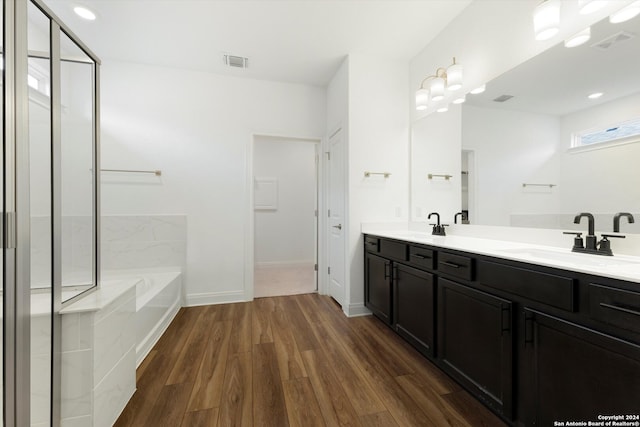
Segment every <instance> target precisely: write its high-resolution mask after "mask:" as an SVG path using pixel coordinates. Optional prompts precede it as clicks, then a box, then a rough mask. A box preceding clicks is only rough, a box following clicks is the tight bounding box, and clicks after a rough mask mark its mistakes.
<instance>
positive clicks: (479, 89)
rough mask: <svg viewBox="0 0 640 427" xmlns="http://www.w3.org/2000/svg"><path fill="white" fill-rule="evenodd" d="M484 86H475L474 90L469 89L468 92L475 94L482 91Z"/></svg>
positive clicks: (485, 86)
mask: <svg viewBox="0 0 640 427" xmlns="http://www.w3.org/2000/svg"><path fill="white" fill-rule="evenodd" d="M486 88H487V85H482V86H480V87H477V88H475V89H474V90H472V91H471V92H469V93H471V94H473V95H477V94H479V93H482V92H484V91H485V89H486Z"/></svg>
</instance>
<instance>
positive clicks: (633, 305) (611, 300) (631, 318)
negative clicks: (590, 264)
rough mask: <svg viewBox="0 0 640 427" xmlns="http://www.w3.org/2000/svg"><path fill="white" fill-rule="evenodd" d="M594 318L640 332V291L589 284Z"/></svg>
mask: <svg viewBox="0 0 640 427" xmlns="http://www.w3.org/2000/svg"><path fill="white" fill-rule="evenodd" d="M589 313H590V315H591V318H592V319H595V320H599V321H601V322H604V323H608V324H610V325H613V326H617V327H619V328H622V329H626V330H627V331H631V332H636V333H640V293H638V292H632V291H625V290H622V289H615V288H610V287H608V286H602V285H597V284H595V283H591V284H589Z"/></svg>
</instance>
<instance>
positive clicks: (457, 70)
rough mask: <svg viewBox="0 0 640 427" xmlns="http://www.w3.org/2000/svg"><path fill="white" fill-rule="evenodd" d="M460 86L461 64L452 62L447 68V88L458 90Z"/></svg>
mask: <svg viewBox="0 0 640 427" xmlns="http://www.w3.org/2000/svg"><path fill="white" fill-rule="evenodd" d="M461 87H462V65H460V64H453V65H452V66H450V67H449V68H447V89H448V90H452V91H453V90H458V89H460V88H461Z"/></svg>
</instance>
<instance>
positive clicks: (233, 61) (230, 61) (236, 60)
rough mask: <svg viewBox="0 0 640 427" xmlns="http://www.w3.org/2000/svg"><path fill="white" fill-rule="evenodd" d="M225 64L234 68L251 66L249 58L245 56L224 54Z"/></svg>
mask: <svg viewBox="0 0 640 427" xmlns="http://www.w3.org/2000/svg"><path fill="white" fill-rule="evenodd" d="M222 59H223V61H224V64H225V65H226V66H228V67H233V68H247V67H248V66H249V58H245V57H244V56H235V55H227V54H225V55H224V56H223V58H222Z"/></svg>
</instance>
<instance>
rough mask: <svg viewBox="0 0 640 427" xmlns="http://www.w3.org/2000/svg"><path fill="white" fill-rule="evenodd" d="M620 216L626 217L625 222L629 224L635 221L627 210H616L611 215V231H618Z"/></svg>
mask: <svg viewBox="0 0 640 427" xmlns="http://www.w3.org/2000/svg"><path fill="white" fill-rule="evenodd" d="M622 217H625V218H627V222H628V223H629V224H633V223H634V222H636V221H635V220H634V219H633V215H631V214H630V213H629V212H618V213H617V214H615V215H614V216H613V232H614V233H619V232H620V218H622Z"/></svg>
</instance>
